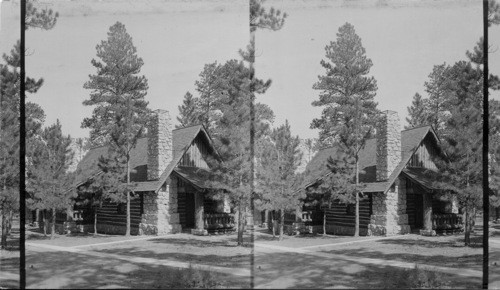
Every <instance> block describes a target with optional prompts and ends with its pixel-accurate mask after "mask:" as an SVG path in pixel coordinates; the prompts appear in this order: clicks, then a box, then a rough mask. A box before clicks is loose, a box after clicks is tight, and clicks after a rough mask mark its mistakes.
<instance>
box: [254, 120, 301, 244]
mask: <svg viewBox="0 0 500 290" xmlns="http://www.w3.org/2000/svg"><path fill="white" fill-rule="evenodd" d="M263 143H264V144H263V149H262V150H261V152H259V154H258V160H260V162H259V165H258V166H257V170H256V171H257V179H258V180H259V185H258V190H257V192H259V193H260V195H261V196H260V197H259V198H257V199H256V203H257V208H258V209H260V210H270V211H279V212H280V227H279V240H280V241H281V240H282V239H283V227H284V222H285V220H284V218H285V213H290V212H295V211H297V210H298V209H299V208H300V207H301V206H302V202H301V199H303V198H304V197H305V195H304V193H303V191H299V190H297V187H298V185H300V180H301V179H300V178H299V177H298V175H297V174H296V173H295V171H296V170H297V167H298V166H299V165H300V162H301V159H302V153H301V152H300V149H299V145H300V139H299V137H298V136H295V137H293V136H292V133H291V131H290V125H289V124H288V120H287V121H285V124H284V125H282V126H280V127H278V128H275V129H273V131H272V132H271V134H270V138H269V140H264V141H263Z"/></svg>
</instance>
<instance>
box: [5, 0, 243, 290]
mask: <svg viewBox="0 0 500 290" xmlns="http://www.w3.org/2000/svg"><path fill="white" fill-rule="evenodd" d="M0 3H1V23H0V25H1V26H0V27H1V29H0V39H1V41H0V53H1V54H2V55H3V58H2V59H1V60H0V73H1V78H2V79H1V91H0V98H1V99H0V104H1V106H0V109H1V114H0V116H1V117H0V122H1V124H0V128H1V136H0V152H1V155H0V158H1V160H0V182H1V184H0V190H1V192H2V195H1V198H0V202H1V204H0V206H1V208H0V210H1V219H2V223H1V225H2V240H1V241H2V244H1V245H2V250H1V255H0V287H6V288H18V287H19V269H20V265H22V263H21V261H20V255H19V227H20V225H19V220H20V217H21V215H24V217H25V220H26V223H25V227H26V235H25V239H26V243H25V246H26V260H25V268H26V287H27V288H75V289H76V288H104V287H106V288H124V287H125V288H249V287H251V285H252V281H251V273H252V271H251V265H252V260H251V252H252V236H251V222H250V221H251V213H250V206H249V203H248V202H247V201H246V199H245V200H244V201H243V199H242V196H244V195H245V193H246V189H245V188H244V187H243V186H241V190H239V189H238V190H235V189H234V188H235V187H230V186H228V184H232V183H234V180H237V179H238V178H239V179H238V180H240V183H241V180H244V179H245V178H246V177H245V176H247V175H248V173H247V172H246V171H248V169H247V168H246V167H247V163H248V162H246V160H247V159H248V152H247V151H248V150H249V145H248V144H247V143H248V142H246V141H247V140H248V136H247V135H249V129H248V128H249V127H248V122H246V121H238V120H246V119H248V116H247V112H248V109H247V107H246V106H248V103H249V102H248V101H247V100H250V99H251V98H250V96H251V94H250V91H251V89H250V83H251V81H250V80H251V77H252V74H251V73H250V71H251V64H250V63H249V60H248V57H246V55H247V52H246V51H247V49H248V45H249V41H250V36H249V16H248V15H249V2H248V1H247V0H238V1H230V0H213V1H201V0H189V1H181V0H174V1H150V0H140V1H110V0H103V1H98V0H92V1H84V0H73V1H56V0H44V1H42V0H28V1H27V9H26V18H25V20H26V30H25V35H26V36H25V37H26V41H25V50H24V51H21V48H20V45H19V36H20V29H21V28H20V1H19V0H10V1H7V0H3V1H1V2H0ZM22 53H24V55H25V62H26V65H25V69H26V79H25V82H26V89H25V91H26V102H25V115H26V118H25V120H24V121H25V126H26V130H25V136H26V137H25V140H26V158H25V162H26V172H25V179H26V183H25V184H26V191H27V193H26V203H25V205H26V211H25V212H20V210H19V204H20V201H19V178H20V176H19V151H18V150H19V140H20V134H19V133H20V132H19V118H18V116H19V110H20V107H19V100H20V99H19V98H20V96H19V78H20V75H19V71H20V69H19V66H20V65H19V58H20V55H21V54H22ZM227 136H231V137H230V138H228V137H227ZM235 152H236V153H235ZM238 152H239V153H238ZM240 160H241V162H239V161H240ZM229 161H231V162H229ZM233 163H234V164H233ZM247 177H248V176H247ZM243 182H245V181H243ZM240 191H241V192H240ZM247 224H248V225H250V226H247Z"/></svg>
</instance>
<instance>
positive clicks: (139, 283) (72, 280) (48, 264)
mask: <svg viewBox="0 0 500 290" xmlns="http://www.w3.org/2000/svg"><path fill="white" fill-rule="evenodd" d="M26 266H27V272H26V276H27V287H28V288H72V289H79V288H83V289H89V288H104V287H106V288H132V289H136V288H139V289H144V288H146V289H148V288H153V289H158V288H171V287H173V286H172V285H175V283H176V281H175V279H176V278H175V277H173V276H172V275H171V273H172V271H174V270H175V269H176V268H172V267H167V266H161V265H151V264H144V263H133V262H127V261H124V260H122V259H120V260H118V259H112V258H109V257H102V258H100V257H95V256H87V255H84V254H78V253H69V252H65V253H61V252H30V254H29V255H27V258H26ZM213 275H215V277H216V279H218V280H219V281H221V284H222V285H221V286H223V287H230V288H233V287H234V288H248V287H249V281H250V280H249V277H237V276H232V275H226V274H220V273H213Z"/></svg>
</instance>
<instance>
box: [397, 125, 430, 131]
mask: <svg viewBox="0 0 500 290" xmlns="http://www.w3.org/2000/svg"><path fill="white" fill-rule="evenodd" d="M424 127H429V128H432V126H431V125H420V126H418V127H413V128H410V129H405V130H402V131H401V132H406V131H411V130H416V129H421V128H424Z"/></svg>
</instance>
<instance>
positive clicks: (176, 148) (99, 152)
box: [76, 125, 218, 191]
mask: <svg viewBox="0 0 500 290" xmlns="http://www.w3.org/2000/svg"><path fill="white" fill-rule="evenodd" d="M200 133H201V134H202V136H203V137H204V138H205V140H206V141H207V142H208V143H209V146H210V147H211V148H212V149H213V150H214V154H215V155H216V156H218V154H217V151H216V150H215V148H214V147H213V143H212V140H211V138H210V136H209V135H208V133H207V132H206V130H205V129H204V128H203V126H202V125H195V126H191V127H186V128H180V129H175V130H173V131H172V147H173V154H172V155H173V156H172V161H171V162H170V163H169V164H168V166H167V168H165V170H164V171H163V172H162V174H161V176H160V178H159V179H158V180H147V164H148V151H147V147H148V138H147V137H145V138H141V139H139V140H138V141H137V145H136V147H135V148H134V149H132V151H131V153H130V156H131V159H130V161H131V167H132V168H134V169H135V171H136V172H135V173H134V174H132V175H131V180H132V181H135V182H136V187H135V191H158V190H159V189H160V188H161V186H162V184H163V183H164V182H165V181H166V180H167V178H168V176H170V174H171V173H172V170H173V169H174V168H175V167H176V166H177V164H178V163H179V161H180V160H181V158H182V156H183V155H184V153H185V152H186V150H187V149H188V148H189V146H190V145H191V143H192V142H193V140H194V139H195V138H196V137H197V136H198V134H200ZM107 153H108V146H101V147H96V148H92V149H90V150H89V152H88V153H87V154H86V155H85V157H84V158H83V159H82V161H80V163H79V164H78V167H77V172H79V174H78V177H77V183H76V186H79V185H81V184H83V183H84V182H85V181H87V180H88V179H89V178H91V177H93V176H96V175H98V174H100V173H102V172H100V170H99V169H98V167H97V162H98V160H99V157H100V156H106V154H107Z"/></svg>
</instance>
